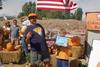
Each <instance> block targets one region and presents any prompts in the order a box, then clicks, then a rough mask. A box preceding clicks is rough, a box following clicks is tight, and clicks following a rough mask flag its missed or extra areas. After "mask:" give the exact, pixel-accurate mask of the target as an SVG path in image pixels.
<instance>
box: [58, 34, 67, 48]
mask: <svg viewBox="0 0 100 67" xmlns="http://www.w3.org/2000/svg"><path fill="white" fill-rule="evenodd" d="M68 39H69V38H67V37H61V36H57V38H56V44H57V45H58V46H63V47H67V43H68Z"/></svg>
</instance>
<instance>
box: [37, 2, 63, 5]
mask: <svg viewBox="0 0 100 67" xmlns="http://www.w3.org/2000/svg"><path fill="white" fill-rule="evenodd" d="M41 3H43V4H61V5H63V2H56V1H37V4H41Z"/></svg>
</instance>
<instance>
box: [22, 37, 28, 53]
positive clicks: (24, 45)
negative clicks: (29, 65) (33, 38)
mask: <svg viewBox="0 0 100 67" xmlns="http://www.w3.org/2000/svg"><path fill="white" fill-rule="evenodd" d="M21 45H22V48H23V51H24V52H25V55H27V54H28V46H27V44H26V41H25V37H22V38H21Z"/></svg>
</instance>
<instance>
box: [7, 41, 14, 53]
mask: <svg viewBox="0 0 100 67" xmlns="http://www.w3.org/2000/svg"><path fill="white" fill-rule="evenodd" d="M6 49H7V50H8V51H13V50H14V45H13V44H12V43H11V42H9V43H7V44H6Z"/></svg>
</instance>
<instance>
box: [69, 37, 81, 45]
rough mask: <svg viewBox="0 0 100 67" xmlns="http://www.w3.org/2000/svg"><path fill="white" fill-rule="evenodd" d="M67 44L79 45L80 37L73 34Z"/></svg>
mask: <svg viewBox="0 0 100 67" xmlns="http://www.w3.org/2000/svg"><path fill="white" fill-rule="evenodd" d="M68 45H70V46H79V45H80V38H79V37H78V36H74V37H72V38H70V39H69V41H68Z"/></svg>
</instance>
